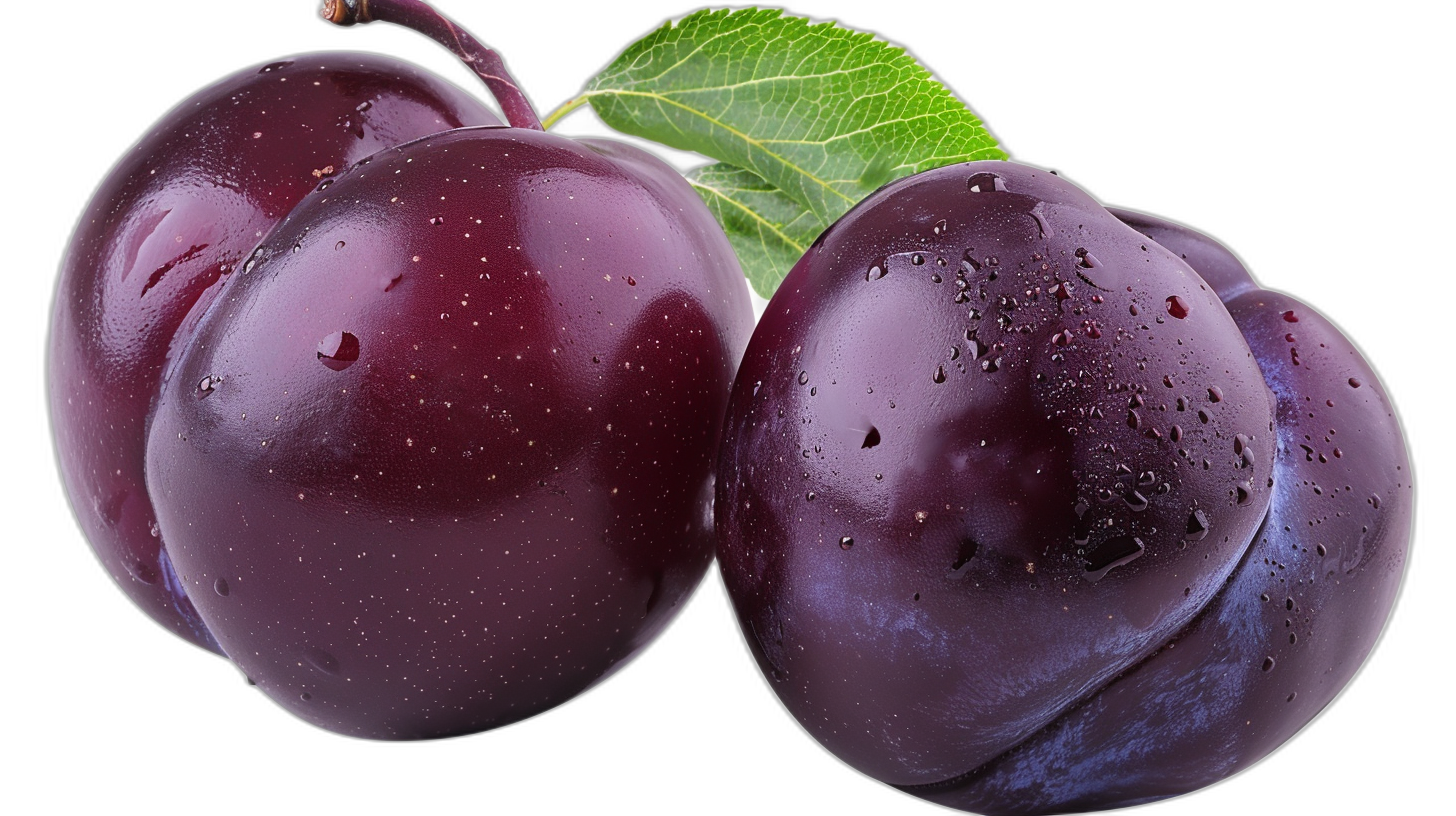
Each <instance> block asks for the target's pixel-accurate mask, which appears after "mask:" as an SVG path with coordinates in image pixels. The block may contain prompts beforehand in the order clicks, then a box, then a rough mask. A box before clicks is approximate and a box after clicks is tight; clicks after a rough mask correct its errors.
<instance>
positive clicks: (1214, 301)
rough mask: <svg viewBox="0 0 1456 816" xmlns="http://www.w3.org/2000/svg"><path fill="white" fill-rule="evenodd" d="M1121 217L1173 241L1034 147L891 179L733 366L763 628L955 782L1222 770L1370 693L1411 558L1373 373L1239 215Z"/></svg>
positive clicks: (852, 721) (847, 726) (822, 707)
mask: <svg viewBox="0 0 1456 816" xmlns="http://www.w3.org/2000/svg"><path fill="white" fill-rule="evenodd" d="M1122 215H1123V216H1124V217H1125V218H1126V219H1127V220H1128V221H1129V222H1131V223H1132V224H1133V226H1134V227H1137V228H1138V229H1143V230H1146V231H1147V232H1148V233H1149V234H1152V235H1154V236H1155V237H1158V238H1159V239H1160V240H1166V241H1167V245H1164V244H1160V243H1158V242H1156V241H1153V240H1150V239H1149V238H1148V237H1147V235H1145V234H1143V233H1141V232H1138V231H1135V229H1133V228H1130V227H1129V226H1128V225H1126V224H1124V223H1122V222H1121V221H1119V220H1118V218H1117V217H1115V216H1114V215H1113V214H1112V213H1109V212H1108V211H1107V210H1105V209H1104V208H1102V207H1101V206H1100V205H1099V204H1097V203H1096V202H1095V201H1094V200H1092V199H1091V198H1089V197H1087V196H1086V195H1085V194H1084V193H1082V192H1081V191H1080V190H1078V189H1076V188H1075V187H1073V186H1071V185H1070V184H1067V183H1066V182H1064V181H1062V180H1060V179H1058V178H1056V177H1055V176H1054V175H1051V174H1048V173H1045V172H1043V171H1038V170H1033V169H1031V168H1026V167H1021V166H1017V165H1012V164H1006V163H977V164H970V165H958V166H952V167H946V168H941V169H938V170H933V171H929V172H927V173H922V174H919V175H917V176H912V177H910V178H908V179H904V180H901V181H899V182H895V183H893V184H891V185H889V186H887V187H885V188H883V189H882V190H880V191H879V192H877V193H875V194H874V195H872V196H870V197H869V198H868V199H866V200H865V201H863V202H861V203H860V205H859V206H857V207H856V208H855V209H854V210H852V211H851V212H850V213H849V214H847V215H846V216H845V217H844V218H842V219H841V220H840V221H839V222H838V223H836V224H835V225H834V226H832V227H831V228H830V229H829V230H828V231H826V233H825V234H824V235H823V236H821V238H820V240H819V241H818V242H817V243H816V244H815V246H814V247H813V248H811V249H810V250H809V252H808V253H806V255H805V256H804V258H803V259H802V260H801V261H800V262H799V264H798V265H797V266H796V267H795V268H794V270H793V271H792V272H791V273H790V274H789V276H788V278H787V279H786V280H785V282H784V284H783V285H782V286H781V287H780V289H779V292H778V294H777V295H775V297H774V299H773V300H772V301H771V302H770V304H769V307H768V309H767V311H766V312H765V315H764V318H763V320H762V321H761V322H760V324H759V327H758V329H757V330H756V332H755V334H754V337H753V340H752V341H751V342H750V345H749V349H748V351H747V353H746V355H745V358H744V362H743V365H742V367H741V369H740V373H739V377H738V379H737V381H736V383H735V386H734V393H733V397H732V399H731V401H730V407H729V415H728V420H727V425H726V428H725V435H724V439H725V442H724V447H723V452H722V455H721V458H720V462H719V472H718V504H717V510H716V512H717V518H718V534H719V557H720V563H721V565H722V569H723V574H724V579H725V582H726V584H727V586H728V590H729V593H730V596H731V597H732V599H733V601H734V605H735V608H736V611H737V614H738V616H739V619H740V621H741V623H742V624H743V628H744V631H745V636H746V637H747V640H748V642H749V646H750V649H751V650H752V651H753V653H754V655H755V657H756V658H757V660H758V662H759V665H760V668H761V669H762V670H763V671H764V673H765V675H766V676H768V677H769V678H770V681H771V683H772V685H773V688H774V690H775V691H776V692H777V693H778V695H779V697H780V699H781V700H783V702H784V704H785V705H786V706H787V707H788V708H789V710H790V711H791V712H792V713H793V714H794V715H795V717H796V718H797V719H798V720H799V721H800V723H801V724H803V725H804V727H805V728H806V729H808V730H809V731H810V733H812V734H813V735H814V737H815V738H816V739H818V740H819V741H820V742H821V743H822V744H824V745H825V746H826V747H827V748H829V749H830V750H831V751H833V752H834V753H835V754H836V755H838V756H839V757H840V758H842V759H844V760H845V761H846V762H848V763H850V764H851V765H853V766H855V767H856V768H858V769H860V770H862V771H864V772H866V773H868V774H870V775H872V776H874V777H875V778H878V779H880V780H882V781H885V782H887V783H890V784H892V785H896V786H900V787H902V788H903V789H905V790H907V791H909V792H912V793H915V794H916V795H920V796H924V797H926V798H930V799H933V800H934V801H937V802H940V803H942V804H947V805H950V806H953V807H958V808H962V809H966V810H973V811H977V812H983V813H996V814H999V813H1052V812H1068V811H1078V810H1087V809H1100V808H1108V807H1116V806H1122V805H1130V804H1136V803H1139V802H1144V801H1150V800H1153V799H1158V798H1163V797H1166V796H1170V795H1175V794H1177V793H1181V792H1185V791H1188V790H1191V789H1194V788H1197V787H1200V786H1202V785H1205V784H1208V783H1209V782H1212V781H1215V780H1217V779H1219V778H1222V777H1224V776H1226V775H1228V774H1229V773H1232V772H1234V771H1236V770H1238V769H1239V768H1241V767H1243V766H1245V765H1247V764H1248V763H1250V762H1252V761H1254V760H1257V759H1258V758H1259V757H1261V756H1263V755H1264V754H1266V753H1267V752H1268V751H1269V750H1272V749H1273V748H1274V747H1275V746H1277V745H1278V744H1280V743H1281V742H1282V741H1283V740H1284V739H1287V737H1288V736H1289V735H1291V734H1292V733H1293V732H1294V731H1295V730H1297V729H1298V728H1299V727H1300V726H1302V725H1303V724H1304V723H1305V722H1307V721H1308V720H1309V718H1310V717H1312V716H1313V715H1314V714H1315V713H1317V712H1318V711H1319V710H1320V708H1321V707H1322V706H1323V705H1324V704H1325V703H1326V702H1328V701H1329V699H1330V698H1331V697H1333V695H1334V694H1335V693H1336V692H1337V691H1338V690H1339V688H1340V687H1342V686H1343V684H1344V682H1345V681H1346V680H1347V679H1348V678H1349V676H1350V674H1351V673H1353V671H1354V669H1355V668H1356V667H1358V665H1359V664H1360V662H1361V661H1362V660H1363V658H1364V656H1365V654H1366V653H1367V652H1368V650H1369V648H1370V646H1371V645H1372V643H1373V640H1374V637H1375V635H1376V634H1377V633H1378V632H1379V629H1380V627H1381V625H1382V624H1383V621H1384V619H1385V617H1386V615H1387V613H1388V611H1389V608H1390V604H1391V601H1392V600H1393V597H1394V591H1395V588H1396V586H1397V585H1398V582H1399V578H1400V575H1401V571H1402V567H1403V563H1404V553H1405V547H1406V542H1407V540H1408V533H1409V523H1410V500H1411V496H1410V480H1409V474H1408V471H1409V466H1408V464H1407V463H1406V460H1405V453H1404V446H1403V442H1402V441H1401V436H1400V431H1399V426H1398V424H1397V423H1396V422H1395V420H1394V417H1393V414H1392V412H1391V410H1390V407H1389V403H1388V402H1387V401H1386V399H1385V397H1384V394H1383V392H1381V391H1380V390H1379V385H1378V383H1377V382H1376V380H1375V378H1374V375H1373V373H1372V372H1371V371H1370V370H1369V369H1368V367H1367V366H1366V365H1365V364H1364V363H1363V361H1361V360H1360V358H1359V355H1358V354H1357V353H1355V351H1354V349H1353V348H1352V347H1351V346H1350V345H1349V344H1348V342H1347V341H1345V340H1344V339H1343V338H1342V337H1341V336H1340V335H1339V334H1338V332H1337V331H1336V330H1334V328H1333V327H1332V326H1330V325H1329V324H1328V323H1327V322H1325V321H1324V320H1323V319H1322V318H1320V317H1319V316H1318V315H1317V314H1315V313H1314V312H1313V310H1310V309H1308V307H1304V306H1303V305H1302V304H1298V303H1297V302H1295V301H1292V300H1291V299H1288V298H1286V297H1285V296H1282V295H1276V294H1274V293H1268V292H1263V291H1262V290H1258V289H1257V288H1256V287H1255V286H1254V285H1253V282H1252V279H1251V278H1249V277H1248V275H1247V273H1246V272H1245V271H1244V270H1243V267H1242V265H1241V264H1239V263H1238V262H1237V259H1235V258H1234V257H1233V256H1232V255H1230V254H1229V253H1228V252H1227V251H1226V250H1223V249H1222V248H1221V247H1218V245H1217V244H1216V243H1214V242H1212V241H1210V240H1208V239H1207V238H1204V237H1203V236H1200V235H1198V234H1197V233H1194V232H1192V231H1189V230H1186V229H1185V228H1181V227H1177V226H1176V225H1172V224H1168V223H1166V222H1162V221H1159V220H1157V219H1150V218H1147V217H1138V216H1135V215H1134V214H1128V213H1124V214H1122ZM1185 256H1186V258H1187V260H1186V261H1185ZM1190 263H1191V264H1193V267H1192V268H1190ZM1203 268H1206V269H1207V270H1208V277H1209V280H1208V281H1207V282H1206V281H1205V280H1204V278H1203V277H1201V276H1200V275H1199V274H1197V272H1195V270H1196V269H1198V270H1201V269H1203ZM1221 295H1223V296H1225V297H1226V298H1227V299H1228V300H1229V303H1228V304H1227V306H1226V305H1225V304H1224V303H1223V302H1222V301H1221V300H1220V296H1221ZM1296 323H1297V325H1296ZM1286 335H1289V337H1291V338H1293V339H1289V338H1287V337H1286ZM1261 369H1262V370H1261ZM1355 383H1359V387H1357V386H1356V385H1355ZM1361 428H1367V429H1369V430H1365V431H1361V430H1358V429H1361ZM1346 439H1350V440H1351V441H1350V442H1348V443H1346V442H1345V441H1344V440H1346ZM1337 448H1338V449H1339V450H1338V452H1337V451H1336V449H1337ZM1261 525H1262V527H1261ZM1254 722H1257V723H1258V725H1257V726H1254V725H1251V723H1254Z"/></svg>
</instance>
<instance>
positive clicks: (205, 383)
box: [197, 374, 222, 397]
mask: <svg viewBox="0 0 1456 816" xmlns="http://www.w3.org/2000/svg"><path fill="white" fill-rule="evenodd" d="M219 385H222V377H219V376H217V375H215V374H209V375H207V376H206V377H203V378H202V379H201V380H200V381H199V382H198V383H197V391H198V393H200V394H201V395H202V396H204V397H209V396H212V392H213V391H216V390H217V387H218V386H219Z"/></svg>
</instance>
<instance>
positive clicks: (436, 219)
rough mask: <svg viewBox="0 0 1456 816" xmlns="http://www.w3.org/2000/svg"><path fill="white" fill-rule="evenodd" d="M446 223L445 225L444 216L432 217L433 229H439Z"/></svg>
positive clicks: (431, 224)
mask: <svg viewBox="0 0 1456 816" xmlns="http://www.w3.org/2000/svg"><path fill="white" fill-rule="evenodd" d="M444 223H445V216H443V215H432V216H430V226H432V227H438V226H440V225H441V224H444Z"/></svg>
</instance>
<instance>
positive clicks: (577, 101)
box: [541, 93, 591, 130]
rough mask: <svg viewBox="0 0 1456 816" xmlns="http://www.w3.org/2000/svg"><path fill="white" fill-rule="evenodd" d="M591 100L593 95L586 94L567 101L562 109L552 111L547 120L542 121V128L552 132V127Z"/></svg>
mask: <svg viewBox="0 0 1456 816" xmlns="http://www.w3.org/2000/svg"><path fill="white" fill-rule="evenodd" d="M590 99H591V94H586V93H584V94H582V95H581V96H577V97H573V98H571V99H568V100H566V101H565V102H563V103H561V107H559V108H557V109H556V110H554V111H551V113H549V114H548V115H547V116H546V118H545V119H543V120H542V121H541V126H542V127H543V128H545V129H546V130H550V129H551V127H552V126H553V125H555V124H556V123H557V122H559V121H561V120H562V118H563V117H565V116H566V114H568V113H571V112H572V111H574V110H576V109H577V108H579V107H581V106H582V105H585V104H586V103H587V102H588V101H590Z"/></svg>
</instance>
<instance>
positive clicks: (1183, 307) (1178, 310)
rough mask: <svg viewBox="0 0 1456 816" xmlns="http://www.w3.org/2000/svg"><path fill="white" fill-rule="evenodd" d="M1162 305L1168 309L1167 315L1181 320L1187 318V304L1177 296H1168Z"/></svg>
mask: <svg viewBox="0 0 1456 816" xmlns="http://www.w3.org/2000/svg"><path fill="white" fill-rule="evenodd" d="M1163 303H1164V305H1166V306H1167V307H1168V314H1170V315H1172V316H1174V317H1176V318H1178V319H1179V320H1182V319H1183V318H1185V317H1187V316H1188V303H1187V302H1186V301H1184V300H1183V298H1180V297H1178V296H1177V295H1169V296H1168V299H1167V300H1165V301H1164V302H1163Z"/></svg>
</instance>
